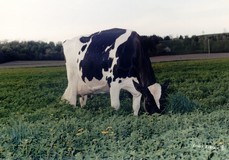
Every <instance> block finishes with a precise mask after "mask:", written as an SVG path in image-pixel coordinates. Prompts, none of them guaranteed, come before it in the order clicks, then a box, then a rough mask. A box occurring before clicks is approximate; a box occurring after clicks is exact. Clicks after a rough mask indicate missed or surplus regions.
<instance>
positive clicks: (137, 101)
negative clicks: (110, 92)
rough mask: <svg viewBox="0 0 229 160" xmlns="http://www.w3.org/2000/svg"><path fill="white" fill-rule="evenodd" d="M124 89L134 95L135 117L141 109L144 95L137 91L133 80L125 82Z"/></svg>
mask: <svg viewBox="0 0 229 160" xmlns="http://www.w3.org/2000/svg"><path fill="white" fill-rule="evenodd" d="M123 89H125V90H127V91H128V92H130V93H131V94H132V96H133V103H132V107H133V111H134V115H135V116H137V115H138V112H139V109H140V104H141V97H142V94H141V93H140V92H138V91H137V90H136V89H135V87H134V85H133V82H132V79H128V80H126V81H125V82H123Z"/></svg>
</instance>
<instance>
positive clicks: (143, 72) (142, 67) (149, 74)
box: [137, 54, 156, 87]
mask: <svg viewBox="0 0 229 160" xmlns="http://www.w3.org/2000/svg"><path fill="white" fill-rule="evenodd" d="M137 70H138V73H137V78H138V81H139V83H140V84H141V85H142V86H144V87H148V86H150V85H152V84H154V83H156V77H155V75H154V71H153V68H152V66H151V62H150V59H149V57H148V56H147V55H144V54H141V55H139V58H138V69H137Z"/></svg>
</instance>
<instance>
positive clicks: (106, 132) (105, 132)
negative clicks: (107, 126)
mask: <svg viewBox="0 0 229 160" xmlns="http://www.w3.org/2000/svg"><path fill="white" fill-rule="evenodd" d="M101 133H102V134H104V135H105V134H108V133H109V131H102V132H101Z"/></svg>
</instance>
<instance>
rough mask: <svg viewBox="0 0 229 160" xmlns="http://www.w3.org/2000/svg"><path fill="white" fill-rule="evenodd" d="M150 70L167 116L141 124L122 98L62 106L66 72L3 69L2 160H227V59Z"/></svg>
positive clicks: (0, 91) (101, 97)
mask: <svg viewBox="0 0 229 160" xmlns="http://www.w3.org/2000/svg"><path fill="white" fill-rule="evenodd" d="M153 66H154V70H155V74H156V76H157V79H158V81H159V82H163V81H164V80H166V79H170V80H171V85H170V88H169V96H168V99H167V100H168V102H167V108H166V110H165V112H164V114H163V115H159V114H154V115H152V116H149V115H147V114H146V113H145V112H144V111H143V109H141V110H140V114H139V116H138V117H135V116H133V113H132V107H131V99H130V98H128V95H127V94H126V93H125V92H122V94H121V109H120V110H119V111H114V110H113V109H112V108H111V107H110V101H109V95H97V96H94V97H93V98H92V99H90V100H88V103H87V106H85V108H83V109H82V108H80V107H76V108H73V107H72V106H70V105H68V104H63V103H61V102H60V97H61V95H62V94H63V92H64V90H65V88H66V85H67V79H66V71H65V68H64V67H49V68H46V67H44V68H25V69H20V68H19V69H0V159H137V160H138V159H190V160H191V159H201V160H202V159H229V59H219V60H201V61H183V62H167V63H155V64H154V65H153ZM78 106H79V105H78Z"/></svg>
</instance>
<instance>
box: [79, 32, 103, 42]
mask: <svg viewBox="0 0 229 160" xmlns="http://www.w3.org/2000/svg"><path fill="white" fill-rule="evenodd" d="M98 33H99V32H96V33H94V34H92V35H90V36H88V37H86V36H82V37H80V42H81V43H88V42H89V41H90V39H91V37H92V36H94V35H95V34H98Z"/></svg>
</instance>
